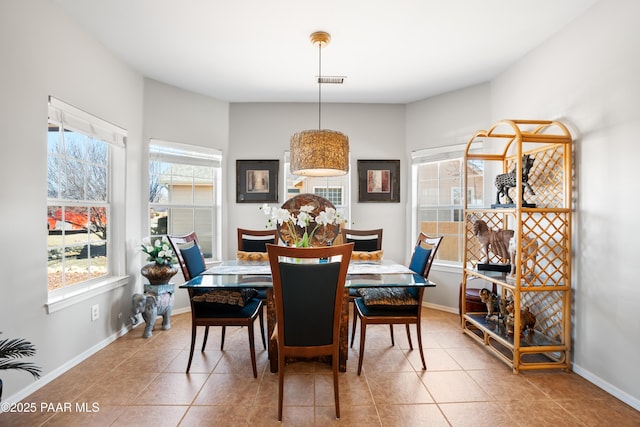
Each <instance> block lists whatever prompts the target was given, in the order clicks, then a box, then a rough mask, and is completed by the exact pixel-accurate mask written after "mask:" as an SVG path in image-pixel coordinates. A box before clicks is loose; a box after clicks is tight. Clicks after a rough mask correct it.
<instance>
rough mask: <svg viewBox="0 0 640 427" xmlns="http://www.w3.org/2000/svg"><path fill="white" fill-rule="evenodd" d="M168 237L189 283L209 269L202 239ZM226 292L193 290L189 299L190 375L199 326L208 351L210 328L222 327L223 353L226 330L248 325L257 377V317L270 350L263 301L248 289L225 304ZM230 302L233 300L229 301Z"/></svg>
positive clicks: (252, 358) (253, 364)
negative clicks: (254, 330)
mask: <svg viewBox="0 0 640 427" xmlns="http://www.w3.org/2000/svg"><path fill="white" fill-rule="evenodd" d="M167 238H168V239H169V243H170V244H171V247H172V248H173V251H174V253H175V254H176V257H177V258H178V263H179V264H180V268H181V269H182V274H183V275H184V278H185V280H187V281H188V280H191V279H192V278H194V277H196V276H198V275H199V274H202V272H204V271H205V270H206V266H205V261H204V255H203V254H202V251H201V250H200V245H199V243H198V236H197V235H196V233H195V232H191V233H189V234H187V235H184V236H167ZM222 292H224V291H216V290H212V291H209V292H203V290H196V289H189V299H190V301H191V350H190V352H189V362H188V363H187V373H188V372H189V370H190V369H191V361H192V359H193V350H194V347H195V342H196V328H197V327H198V326H204V327H205V330H204V339H203V341H202V350H201V351H204V349H205V347H206V345H207V338H208V337H209V326H222V337H221V341H220V350H221V351H222V350H224V338H225V333H226V327H227V326H246V327H247V330H248V333H249V350H250V352H251V365H252V368H253V376H254V378H257V377H258V372H257V368H256V354H255V345H254V333H253V323H254V322H255V320H256V319H257V318H260V333H261V336H262V345H263V346H264V348H265V349H266V348H267V346H266V341H265V337H264V317H263V310H262V300H260V299H259V298H255V297H252V296H251V293H250V292H249V291H248V290H242V291H240V290H239V291H237V292H239V295H240V298H233V301H234V303H233V304H231V303H227V302H225V301H224V297H225V296H228V295H229V294H228V291H226V292H227V293H226V294H223V293H222ZM254 292H255V291H254ZM216 293H217V295H216ZM256 295H257V293H256ZM227 300H230V299H229V298H227Z"/></svg>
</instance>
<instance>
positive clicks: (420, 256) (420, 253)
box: [409, 246, 431, 275]
mask: <svg viewBox="0 0 640 427" xmlns="http://www.w3.org/2000/svg"><path fill="white" fill-rule="evenodd" d="M429 255H431V249H426V248H423V247H422V246H416V249H415V250H414V251H413V256H412V257H411V264H409V270H411V271H413V272H414V273H416V274H420V275H422V273H424V268H425V267H426V266H427V261H428V260H429Z"/></svg>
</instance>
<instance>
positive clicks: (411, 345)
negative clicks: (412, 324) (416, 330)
mask: <svg viewBox="0 0 640 427" xmlns="http://www.w3.org/2000/svg"><path fill="white" fill-rule="evenodd" d="M405 326H406V327H407V340H409V348H410V349H411V350H413V343H412V342H411V332H410V331H409V324H408V323H407V324H406V325H405Z"/></svg>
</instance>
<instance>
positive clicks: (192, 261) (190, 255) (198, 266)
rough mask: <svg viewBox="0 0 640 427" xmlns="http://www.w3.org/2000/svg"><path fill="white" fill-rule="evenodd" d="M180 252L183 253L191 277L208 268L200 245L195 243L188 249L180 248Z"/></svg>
mask: <svg viewBox="0 0 640 427" xmlns="http://www.w3.org/2000/svg"><path fill="white" fill-rule="evenodd" d="M180 253H181V254H182V258H183V259H184V263H185V264H187V271H189V276H191V278H194V277H196V276H197V275H199V274H200V273H202V272H203V271H204V270H205V269H206V267H205V265H204V261H203V260H202V254H200V248H199V247H198V245H193V246H191V247H190V248H187V249H180Z"/></svg>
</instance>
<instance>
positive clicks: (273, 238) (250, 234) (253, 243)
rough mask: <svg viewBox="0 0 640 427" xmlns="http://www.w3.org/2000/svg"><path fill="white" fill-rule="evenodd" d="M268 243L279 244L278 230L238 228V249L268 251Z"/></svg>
mask: <svg viewBox="0 0 640 427" xmlns="http://www.w3.org/2000/svg"><path fill="white" fill-rule="evenodd" d="M267 243H271V244H273V245H277V244H278V230H276V229H273V230H250V229H246V228H238V250H239V251H244V252H267V246H266V245H267Z"/></svg>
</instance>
